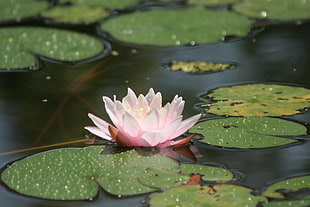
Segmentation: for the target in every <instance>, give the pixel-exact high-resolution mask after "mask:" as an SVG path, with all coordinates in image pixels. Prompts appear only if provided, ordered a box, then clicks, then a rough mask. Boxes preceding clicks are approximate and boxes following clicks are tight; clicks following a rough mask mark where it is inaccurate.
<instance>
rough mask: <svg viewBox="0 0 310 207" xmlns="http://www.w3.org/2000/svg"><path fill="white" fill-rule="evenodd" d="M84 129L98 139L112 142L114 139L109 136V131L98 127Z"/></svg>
mask: <svg viewBox="0 0 310 207" xmlns="http://www.w3.org/2000/svg"><path fill="white" fill-rule="evenodd" d="M84 129H86V130H88V131H89V132H90V133H92V134H94V135H96V136H98V137H101V138H103V139H106V140H110V141H111V140H112V137H111V136H110V135H109V134H108V131H104V130H102V129H100V128H98V127H94V126H87V127H84Z"/></svg>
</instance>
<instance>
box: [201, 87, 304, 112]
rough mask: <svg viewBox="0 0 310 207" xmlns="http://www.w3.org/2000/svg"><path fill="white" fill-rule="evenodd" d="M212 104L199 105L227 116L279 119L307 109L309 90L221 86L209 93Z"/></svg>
mask: <svg viewBox="0 0 310 207" xmlns="http://www.w3.org/2000/svg"><path fill="white" fill-rule="evenodd" d="M203 97H207V98H210V99H212V100H213V101H215V103H211V104H203V105H201V107H203V108H204V107H206V108H207V109H206V111H207V112H209V113H213V114H218V115H229V116H283V115H292V114H297V113H301V110H302V109H305V108H307V107H310V90H309V89H306V88H302V87H293V86H284V85H273V84H249V85H237V86H231V87H223V88H218V89H215V90H213V91H211V92H209V93H208V94H207V95H204V96H203Z"/></svg>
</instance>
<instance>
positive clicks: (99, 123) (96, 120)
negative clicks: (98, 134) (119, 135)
mask: <svg viewBox="0 0 310 207" xmlns="http://www.w3.org/2000/svg"><path fill="white" fill-rule="evenodd" d="M88 117H89V118H90V119H91V120H92V121H93V123H94V124H95V125H96V126H97V127H98V128H100V129H104V130H106V131H108V126H109V125H111V124H109V123H108V122H106V121H105V120H103V119H101V118H99V117H97V116H95V115H93V114H91V113H88Z"/></svg>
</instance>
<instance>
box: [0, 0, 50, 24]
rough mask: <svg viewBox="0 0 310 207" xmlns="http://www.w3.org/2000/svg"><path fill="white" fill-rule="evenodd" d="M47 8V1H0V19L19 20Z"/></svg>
mask: <svg viewBox="0 0 310 207" xmlns="http://www.w3.org/2000/svg"><path fill="white" fill-rule="evenodd" d="M47 8H48V2H47V1H37V0H14V1H1V2H0V21H20V20H21V19H24V18H27V17H31V16H35V15H37V14H39V12H41V11H42V10H44V9H47Z"/></svg>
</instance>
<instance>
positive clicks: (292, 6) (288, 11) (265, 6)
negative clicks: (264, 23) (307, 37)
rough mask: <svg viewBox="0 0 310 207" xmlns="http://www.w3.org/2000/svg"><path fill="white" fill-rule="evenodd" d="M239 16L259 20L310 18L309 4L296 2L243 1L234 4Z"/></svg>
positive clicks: (290, 0) (277, 0)
mask: <svg viewBox="0 0 310 207" xmlns="http://www.w3.org/2000/svg"><path fill="white" fill-rule="evenodd" d="M233 9H234V10H235V11H237V12H239V13H241V14H244V15H247V16H250V17H255V18H259V19H273V20H302V19H309V18H310V12H309V11H310V2H309V1H296V0H272V1H270V0H260V1H257V0H244V1H241V2H240V3H237V4H234V5H233Z"/></svg>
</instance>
